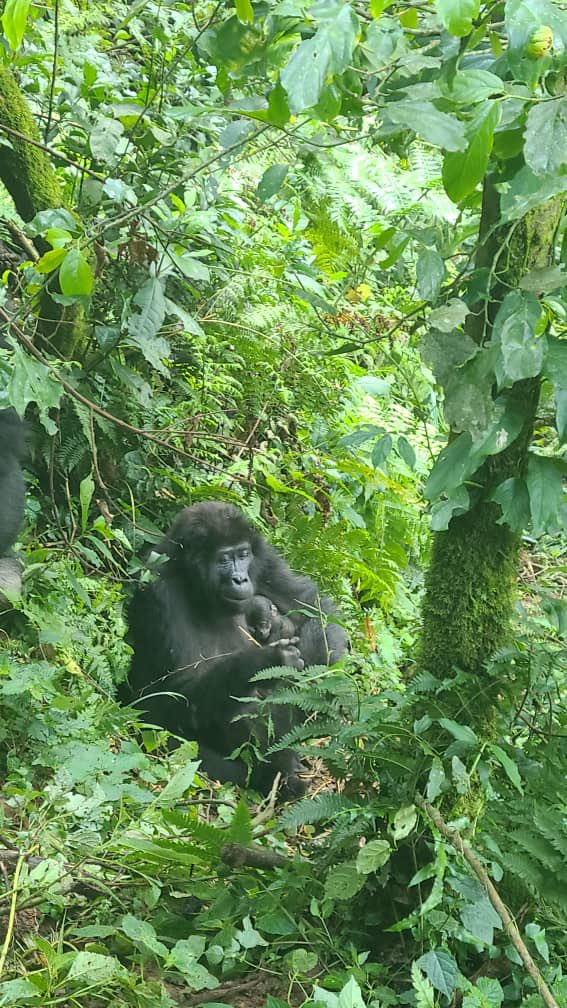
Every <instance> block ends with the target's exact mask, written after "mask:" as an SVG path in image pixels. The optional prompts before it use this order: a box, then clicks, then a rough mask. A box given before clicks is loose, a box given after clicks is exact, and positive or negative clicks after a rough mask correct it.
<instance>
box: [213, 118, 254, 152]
mask: <svg viewBox="0 0 567 1008" xmlns="http://www.w3.org/2000/svg"><path fill="white" fill-rule="evenodd" d="M255 129H256V127H255V126H254V123H253V122H250V120H249V119H235V120H234V122H230V123H229V124H228V126H225V128H224V129H223V130H222V132H221V134H220V136H219V143H220V145H221V147H224V148H228V147H234V146H235V145H236V144H244V143H246V141H247V140H248V137H250V136H251V135H252V133H254V131H255Z"/></svg>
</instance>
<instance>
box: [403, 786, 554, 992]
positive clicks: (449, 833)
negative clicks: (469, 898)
mask: <svg viewBox="0 0 567 1008" xmlns="http://www.w3.org/2000/svg"><path fill="white" fill-rule="evenodd" d="M415 803H416V805H418V806H419V808H420V809H421V810H422V812H425V813H426V815H427V816H428V817H429V818H430V819H431V822H432V823H433V824H434V825H435V826H436V827H437V829H438V830H439V832H440V833H441V834H442V835H443V836H444V837H445V839H446V840H448V841H449V843H450V844H452V845H453V847H454V848H455V850H457V851H458V852H459V854H462V856H463V857H464V859H465V861H466V862H467V864H468V865H469V867H470V868H472V870H473V872H474V873H475V875H476V877H477V878H478V880H479V882H481V883H482V885H483V886H484V888H485V890H486V894H487V896H488V898H489V900H490V902H491V904H492V906H493V907H494V909H495V910H496V913H497V914H498V916H499V917H500V920H501V921H502V927H503V928H504V931H505V932H506V934H507V935H508V938H509V939H510V941H511V942H512V945H513V946H514V948H515V949H516V952H517V953H518V955H519V956H520V958H521V960H522V962H523V964H524V966H525V967H526V972H527V973H528V974H529V976H530V977H531V978H532V980H533V982H534V984H535V985H536V988H537V991H538V993H539V994H540V996H541V997H542V998H543V1000H544V1001H545V1003H546V1005H547V1008H559V1006H558V1004H557V1001H556V1000H555V998H554V996H553V994H552V992H551V990H550V989H549V987H548V986H547V984H546V982H545V980H544V979H543V977H542V975H541V973H540V971H539V970H538V968H537V966H536V964H535V962H534V960H533V959H532V957H531V955H530V953H529V951H528V949H527V947H526V945H525V942H524V940H523V938H522V936H521V934H520V932H519V930H518V925H517V924H516V922H515V920H514V918H513V917H512V915H511V913H510V911H509V910H508V908H507V906H506V905H505V904H504V903H503V901H502V900H501V899H500V896H499V895H498V892H497V891H496V888H495V886H494V884H493V882H492V881H491V879H490V878H489V876H488V874H487V872H486V870H485V868H484V867H483V866H482V864H481V863H480V861H479V859H478V858H477V856H476V854H474V853H473V851H472V850H471V848H470V847H469V845H468V844H466V843H465V841H464V840H463V838H462V836H461V835H460V833H459V832H458V831H457V830H455V829H451V828H450V827H449V826H447V823H446V822H445V820H444V819H443V817H442V815H441V813H440V812H439V810H438V809H436V808H434V807H433V805H430V804H429V802H426V801H425V799H424V798H422V796H421V795H419V794H418V795H416V796H415Z"/></svg>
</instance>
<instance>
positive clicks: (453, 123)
mask: <svg viewBox="0 0 567 1008" xmlns="http://www.w3.org/2000/svg"><path fill="white" fill-rule="evenodd" d="M387 114H388V118H389V119H390V120H391V121H392V122H393V123H397V125H398V126H404V127H405V128H406V129H411V130H413V131H414V132H415V133H417V135H418V136H419V137H421V139H422V140H426V141H427V143H430V144H433V145H434V146H435V147H442V148H443V150H448V151H459V150H464V149H465V148H466V146H467V141H466V137H465V127H464V126H463V123H462V122H460V120H459V119H457V117H456V116H454V115H451V114H450V113H448V112H441V111H440V110H439V109H438V108H436V107H435V105H434V104H433V102H430V101H423V100H419V99H414V98H411V97H410V98H404V99H402V101H396V102H391V103H390V104H389V105H388V106H387Z"/></svg>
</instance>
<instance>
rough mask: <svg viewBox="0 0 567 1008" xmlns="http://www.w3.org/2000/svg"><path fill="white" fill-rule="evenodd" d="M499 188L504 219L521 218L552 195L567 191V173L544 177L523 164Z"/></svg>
mask: <svg viewBox="0 0 567 1008" xmlns="http://www.w3.org/2000/svg"><path fill="white" fill-rule="evenodd" d="M498 189H499V190H500V194H501V195H500V211H501V214H502V219H503V220H504V221H512V220H519V219H520V217H524V216H525V215H526V214H527V213H528V211H529V210H533V208H534V207H536V206H541V205H542V203H545V202H546V201H547V200H548V199H551V197H552V196H558V195H560V194H561V193H565V192H567V175H546V176H545V177H544V178H542V177H539V176H537V175H534V173H533V171H532V170H531V168H528V167H527V166H526V165H523V166H522V168H520V170H519V171H518V172H517V173H516V175H514V177H513V178H512V179H510V181H508V182H502V183H500V185H499V186H498Z"/></svg>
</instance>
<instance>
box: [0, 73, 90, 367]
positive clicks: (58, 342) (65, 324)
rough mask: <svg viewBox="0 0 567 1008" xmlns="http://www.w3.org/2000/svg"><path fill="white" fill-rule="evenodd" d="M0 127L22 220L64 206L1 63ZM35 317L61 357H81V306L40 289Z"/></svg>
mask: <svg viewBox="0 0 567 1008" xmlns="http://www.w3.org/2000/svg"><path fill="white" fill-rule="evenodd" d="M0 125H4V126H6V127H7V129H8V130H10V132H9V133H8V132H6V134H5V137H4V138H5V139H6V140H7V141H8V142H9V144H10V146H9V147H8V146H5V145H2V147H1V148H0V180H1V181H2V182H3V183H4V185H5V186H6V189H7V190H8V192H9V194H10V196H11V197H12V199H13V201H14V206H15V207H16V210H17V211H18V213H19V215H20V217H21V218H22V220H24V221H29V220H31V219H32V218H33V217H35V215H36V213H38V212H39V211H40V210H52V209H56V208H58V207H64V206H66V202H65V197H64V193H63V189H62V186H61V184H60V182H59V179H58V177H57V174H56V172H55V169H54V167H53V165H52V164H51V161H50V160H49V157H48V156H47V154H46V153H45V151H43V150H41V149H40V148H38V147H37V146H35V145H34V144H33V143H30V142H29V141H30V140H31V141H36V143H39V142H41V138H40V135H39V130H38V128H37V125H36V123H35V120H34V118H33V115H32V112H31V109H30V107H29V105H28V103H27V101H26V99H25V97H24V95H23V94H22V92H21V91H20V88H19V87H18V84H17V82H16V80H15V78H14V75H13V74H12V72H11V70H10V69H9V68H8V67H5V66H0ZM0 133H1V131H0ZM47 247H48V246H47ZM40 251H45V249H40ZM40 316H41V326H42V328H43V330H44V331H45V333H46V335H48V336H49V339H50V342H51V345H52V346H55V347H56V349H57V350H58V352H59V353H60V354H61V356H62V357H80V356H81V353H82V347H83V344H84V341H85V338H86V333H85V325H84V320H83V313H82V310H81V309H80V308H79V307H78V306H72V307H70V308H62V307H61V306H60V305H58V304H56V302H55V301H54V300H53V299H52V298H51V297H50V296H49V293H48V292H47V291H45V292H44V295H43V296H42V298H41V303H40Z"/></svg>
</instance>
